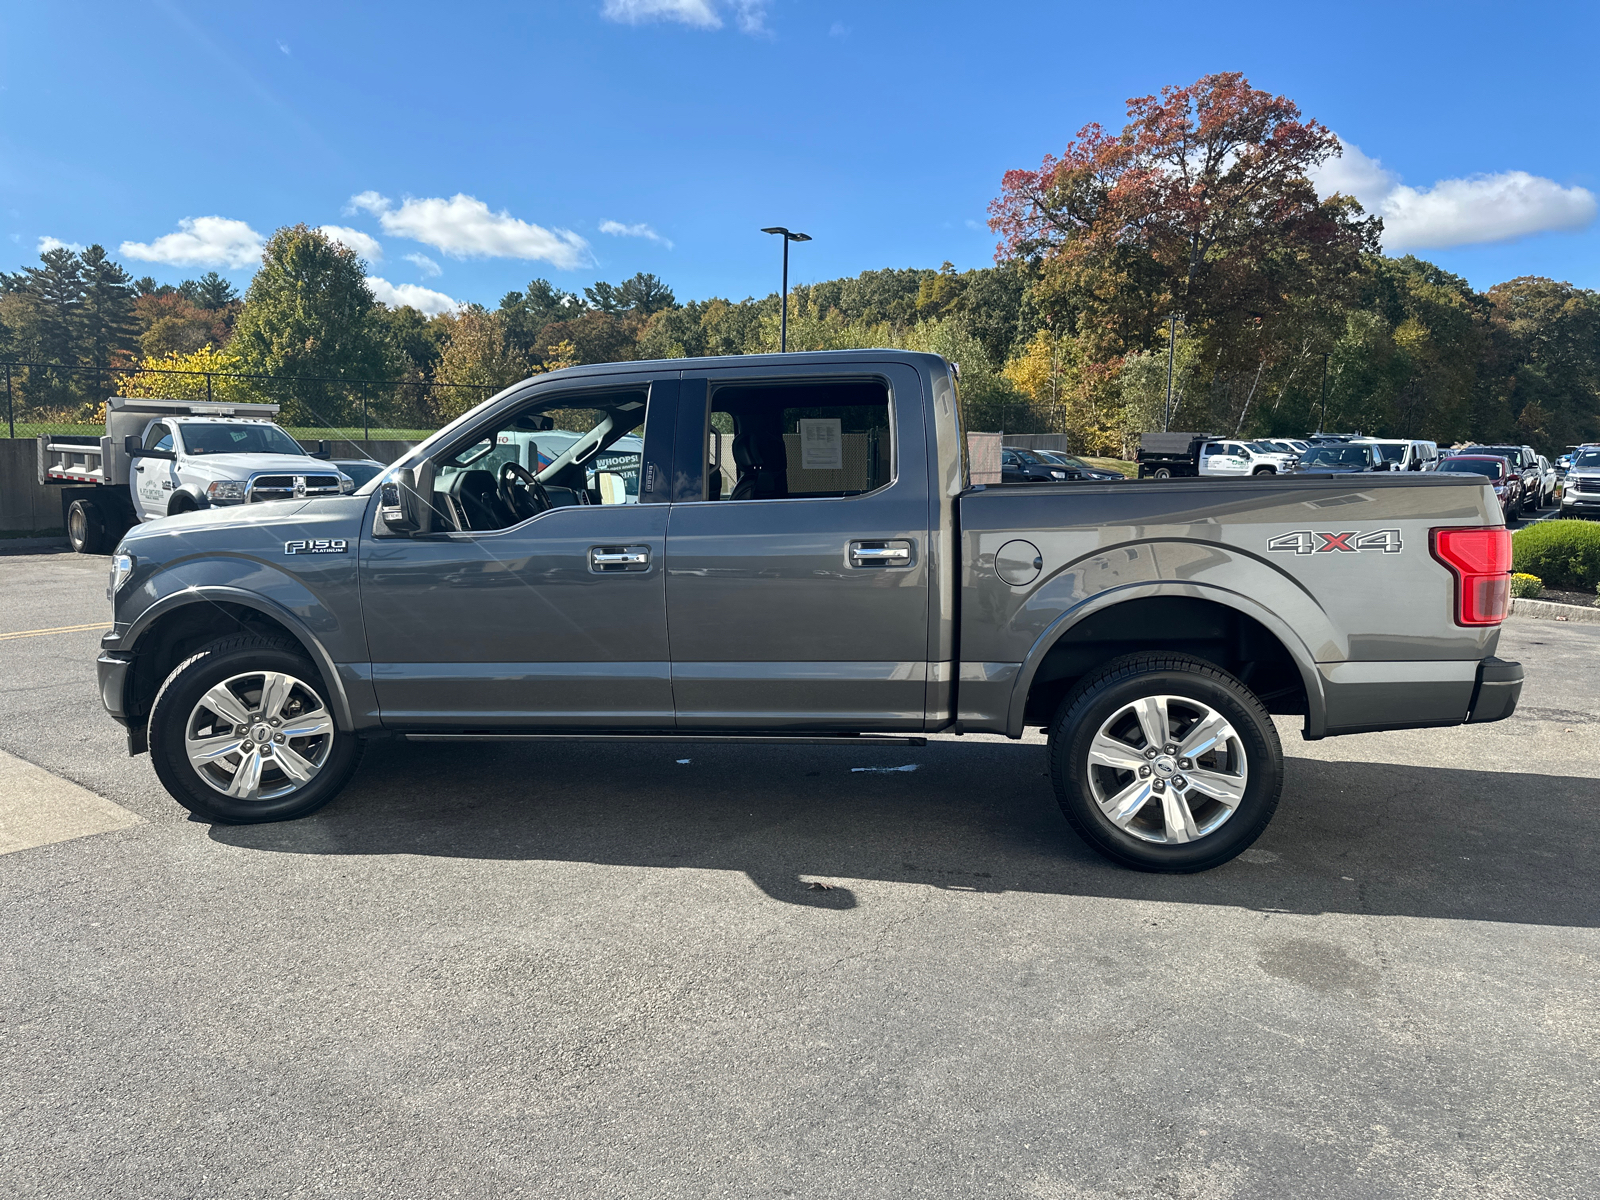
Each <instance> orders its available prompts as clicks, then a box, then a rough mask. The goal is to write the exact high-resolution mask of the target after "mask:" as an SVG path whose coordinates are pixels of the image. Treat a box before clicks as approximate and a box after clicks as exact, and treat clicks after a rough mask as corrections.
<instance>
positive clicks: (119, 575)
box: [106, 550, 133, 600]
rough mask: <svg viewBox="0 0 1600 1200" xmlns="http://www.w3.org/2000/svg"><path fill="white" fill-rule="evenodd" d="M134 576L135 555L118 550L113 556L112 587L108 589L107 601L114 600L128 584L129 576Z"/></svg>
mask: <svg viewBox="0 0 1600 1200" xmlns="http://www.w3.org/2000/svg"><path fill="white" fill-rule="evenodd" d="M132 574H133V555H131V554H129V553H127V552H126V551H123V550H118V551H117V552H116V553H115V554H113V555H112V556H111V585H110V586H109V587H108V588H106V599H107V600H114V599H115V598H116V595H117V592H118V591H119V590H121V588H122V585H123V584H125V583H127V582H128V576H130V575H132Z"/></svg>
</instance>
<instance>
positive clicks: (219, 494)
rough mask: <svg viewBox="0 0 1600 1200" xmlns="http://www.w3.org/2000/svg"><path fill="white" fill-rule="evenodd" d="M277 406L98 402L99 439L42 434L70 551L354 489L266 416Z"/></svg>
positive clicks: (45, 472) (95, 549)
mask: <svg viewBox="0 0 1600 1200" xmlns="http://www.w3.org/2000/svg"><path fill="white" fill-rule="evenodd" d="M277 412H278V406H277V405H276V404H228V403H211V402H206V401H191V400H153V399H129V398H126V397H122V396H115V397H113V398H112V399H110V400H109V401H107V402H106V433H105V436H104V437H100V438H94V437H84V436H62V435H49V434H46V435H44V436H43V437H41V438H40V439H39V482H40V483H42V484H56V485H61V486H62V492H61V517H62V524H64V525H65V526H66V530H67V537H68V539H69V540H70V541H71V542H72V548H73V549H74V550H76V551H77V552H78V553H79V554H106V553H109V552H110V551H111V550H112V549H113V548H114V547H115V546H116V544H117V542H118V541H119V540H121V538H122V535H123V534H124V533H125V532H126V531H127V530H128V529H130V528H132V527H133V526H134V525H137V524H139V523H140V522H142V521H154V520H157V519H159V518H161V517H170V516H175V515H177V514H178V513H185V512H194V511H196V510H198V509H203V508H212V507H216V506H218V505H228V504H251V503H255V502H259V501H263V500H292V499H305V498H306V497H309V496H337V495H340V494H342V493H345V492H353V491H354V490H355V484H354V483H353V482H352V481H351V480H350V478H349V477H348V476H346V475H345V474H344V473H343V472H341V471H340V470H339V469H338V468H337V467H335V466H333V465H332V464H331V463H329V462H328V461H326V458H327V452H326V450H325V449H324V450H322V451H319V452H318V453H317V454H309V453H307V452H306V451H305V450H304V449H303V448H302V447H301V446H300V443H298V442H296V441H295V440H294V439H293V438H292V437H290V436H289V435H288V434H287V433H285V432H284V431H283V430H282V429H280V428H278V426H277V425H275V424H273V422H272V418H273V417H274V416H276V415H277Z"/></svg>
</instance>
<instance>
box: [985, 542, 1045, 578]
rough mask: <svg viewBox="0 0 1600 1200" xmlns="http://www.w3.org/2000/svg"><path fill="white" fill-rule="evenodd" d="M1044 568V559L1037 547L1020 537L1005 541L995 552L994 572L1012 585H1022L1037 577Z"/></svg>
mask: <svg viewBox="0 0 1600 1200" xmlns="http://www.w3.org/2000/svg"><path fill="white" fill-rule="evenodd" d="M1043 569H1044V559H1043V558H1042V557H1040V555H1039V547H1037V546H1035V545H1034V544H1033V543H1032V542H1024V541H1022V540H1021V539H1020V538H1019V539H1018V540H1017V541H1014V542H1007V543H1006V544H1005V545H1004V546H1001V547H1000V549H999V550H997V551H996V552H995V556H994V573H995V574H996V575H998V576H1000V578H1001V579H1002V580H1004V581H1005V582H1006V583H1009V584H1010V585H1011V586H1012V587H1024V586H1026V585H1027V584H1030V583H1032V582H1033V581H1034V580H1035V579H1037V578H1039V572H1040V571H1041V570H1043Z"/></svg>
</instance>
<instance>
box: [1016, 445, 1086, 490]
mask: <svg viewBox="0 0 1600 1200" xmlns="http://www.w3.org/2000/svg"><path fill="white" fill-rule="evenodd" d="M1068 478H1069V476H1068V474H1067V469H1066V468H1065V467H1058V466H1057V465H1056V464H1055V463H1052V462H1046V461H1045V460H1044V459H1043V458H1040V457H1039V455H1038V454H1036V453H1034V452H1033V451H1032V450H1024V449H1022V448H1021V447H1018V446H1002V447H1001V448H1000V482H1001V483H1063V482H1065V481H1066V480H1067V479H1068Z"/></svg>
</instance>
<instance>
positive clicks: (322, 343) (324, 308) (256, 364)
mask: <svg viewBox="0 0 1600 1200" xmlns="http://www.w3.org/2000/svg"><path fill="white" fill-rule="evenodd" d="M381 309H382V306H381V305H380V304H378V302H377V301H376V300H374V299H373V296H372V291H371V289H369V288H368V287H367V281H366V277H365V275H364V273H363V271H362V267H361V260H360V258H359V257H358V256H357V255H356V253H355V251H353V250H351V249H349V248H348V247H346V246H342V245H340V244H339V243H338V242H335V241H332V240H330V239H329V238H328V237H327V236H326V235H324V234H322V233H320V232H319V231H317V230H315V229H312V228H310V227H308V226H306V225H293V226H286V227H284V228H282V229H279V230H278V231H277V232H276V233H275V234H273V235H272V239H271V240H270V241H269V242H268V243H267V245H266V248H265V249H264V250H263V251H262V255H261V269H260V270H258V271H257V272H256V274H255V277H254V278H253V279H252V280H251V281H250V289H249V291H247V292H246V293H245V300H244V307H243V309H242V310H241V311H240V313H239V320H238V323H237V325H236V326H235V332H234V339H233V341H232V343H231V344H230V346H229V349H230V350H232V352H233V353H235V354H236V355H238V357H239V360H240V361H241V362H242V363H243V364H244V366H245V369H246V370H247V371H250V372H260V373H263V374H270V375H278V376H287V377H290V378H292V379H297V380H299V382H296V383H294V384H293V385H277V387H276V392H277V394H278V396H279V403H281V404H283V405H284V407H285V409H286V411H287V413H288V416H289V419H290V421H291V423H296V424H305V425H316V424H322V423H326V424H329V425H335V426H337V425H342V424H347V423H351V422H353V421H355V420H357V419H359V416H360V402H361V399H362V398H363V389H364V388H365V387H366V386H367V385H361V384H346V383H344V382H342V381H344V380H364V379H388V378H392V377H393V376H394V375H395V374H396V373H397V370H398V366H399V364H398V362H397V356H396V353H395V351H394V350H393V348H392V346H391V343H390V340H389V337H388V336H387V330H386V329H385V326H384V321H383V317H382V314H381Z"/></svg>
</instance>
